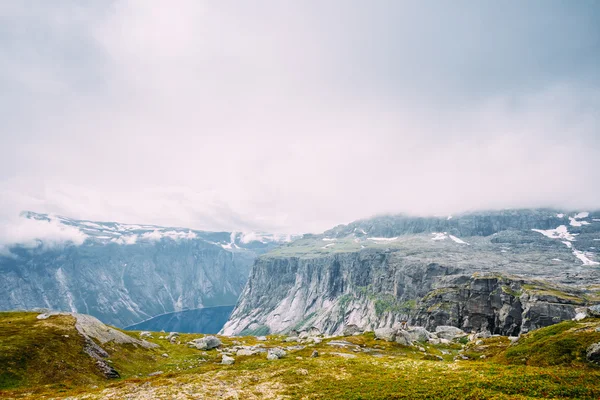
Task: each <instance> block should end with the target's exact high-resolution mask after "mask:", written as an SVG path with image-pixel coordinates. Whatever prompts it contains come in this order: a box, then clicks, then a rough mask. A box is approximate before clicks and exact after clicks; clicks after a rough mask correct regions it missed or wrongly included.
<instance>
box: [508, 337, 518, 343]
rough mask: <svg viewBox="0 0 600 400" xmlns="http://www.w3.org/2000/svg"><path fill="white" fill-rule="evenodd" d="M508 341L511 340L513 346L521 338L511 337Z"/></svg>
mask: <svg viewBox="0 0 600 400" xmlns="http://www.w3.org/2000/svg"><path fill="white" fill-rule="evenodd" d="M508 340H510V342H511V343H512V344H515V343H517V342H518V341H519V337H518V336H509V337H508Z"/></svg>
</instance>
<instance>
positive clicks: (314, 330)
mask: <svg viewBox="0 0 600 400" xmlns="http://www.w3.org/2000/svg"><path fill="white" fill-rule="evenodd" d="M320 335H321V330H320V329H319V328H317V327H315V326H312V327H311V328H310V329H309V330H308V336H311V337H314V336H320Z"/></svg>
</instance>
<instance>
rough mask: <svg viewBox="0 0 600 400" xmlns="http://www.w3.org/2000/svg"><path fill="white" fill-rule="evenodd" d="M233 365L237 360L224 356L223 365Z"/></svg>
mask: <svg viewBox="0 0 600 400" xmlns="http://www.w3.org/2000/svg"><path fill="white" fill-rule="evenodd" d="M233 363H235V359H234V358H233V357H229V356H227V355H225V354H224V355H223V358H221V364H223V365H232V364H233Z"/></svg>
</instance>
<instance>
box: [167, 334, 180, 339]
mask: <svg viewBox="0 0 600 400" xmlns="http://www.w3.org/2000/svg"><path fill="white" fill-rule="evenodd" d="M178 336H179V333H178V332H171V333H169V335H168V336H167V340H172V339H173V338H176V337H178Z"/></svg>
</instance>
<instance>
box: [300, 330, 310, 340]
mask: <svg viewBox="0 0 600 400" xmlns="http://www.w3.org/2000/svg"><path fill="white" fill-rule="evenodd" d="M308 337H309V335H308V332H307V331H302V332H300V333H299V334H298V338H299V339H308Z"/></svg>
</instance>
